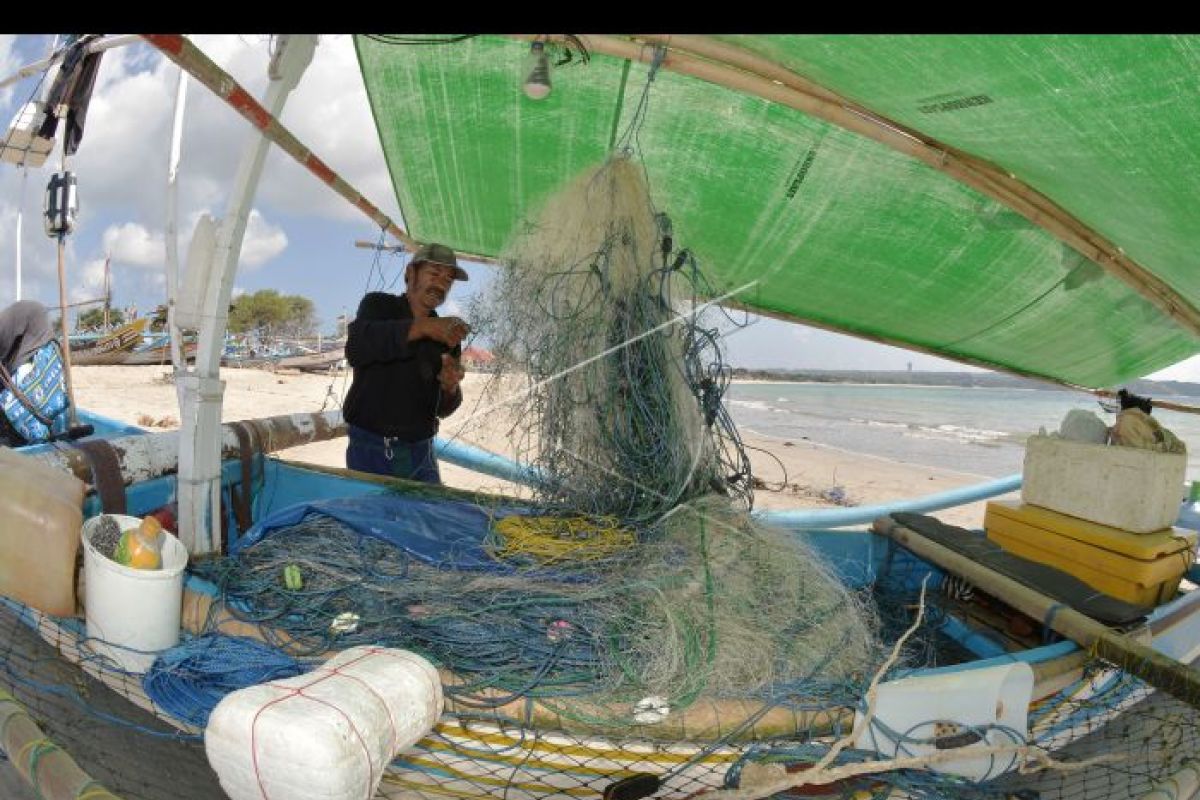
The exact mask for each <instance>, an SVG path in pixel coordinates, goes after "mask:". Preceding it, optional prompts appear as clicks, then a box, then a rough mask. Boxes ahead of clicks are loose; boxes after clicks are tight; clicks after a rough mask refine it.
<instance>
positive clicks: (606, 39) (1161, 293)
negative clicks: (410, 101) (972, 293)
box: [513, 34, 1200, 335]
mask: <svg viewBox="0 0 1200 800" xmlns="http://www.w3.org/2000/svg"><path fill="white" fill-rule="evenodd" d="M513 38H516V39H521V40H526V41H530V40H532V39H534V38H542V39H546V38H547V37H546V36H544V35H535V34H513ZM564 38H565V37H563V36H561V35H551V36H549V39H550V40H559V41H561V40H563V39H564ZM580 38H582V40H583V42H584V44H585V45H586V46H587V48H588V49H589V50H590V51H592V52H597V53H603V54H605V55H609V56H613V57H616V58H623V59H627V60H630V61H639V62H645V63H649V62H651V61H652V60H653V59H654V55H655V53H654V48H653V47H650V46H648V44H654V45H662V46H665V47H666V48H667V53H666V56H665V58H664V59H663V61H662V67H663V68H665V69H668V70H671V71H673V72H677V73H679V74H682V75H689V76H691V77H694V78H699V79H700V80H704V81H707V82H709V83H712V84H714V85H717V86H723V87H725V88H727V89H731V90H734V91H738V92H742V93H744V94H748V95H752V96H755V97H759V98H762V99H764V100H768V101H770V102H773V103H778V104H780V105H784V106H788V107H789V108H794V109H796V110H798V111H802V112H804V113H806V114H809V115H810V116H814V117H817V118H819V119H823V120H825V121H827V122H830V123H832V124H834V125H837V126H839V127H841V128H844V129H846V130H849V131H851V132H854V133H858V134H860V135H862V136H865V137H867V138H869V139H872V140H874V141H877V142H880V143H881V144H884V145H887V146H888V147H891V148H892V149H893V150H896V151H898V152H901V153H904V154H905V155H908V156H911V157H912V158H915V159H917V160H919V161H921V162H922V163H924V164H926V165H927V166H929V167H931V168H932V169H935V170H938V171H939V172H943V173H945V174H947V175H949V176H950V177H952V178H954V179H955V180H958V181H959V182H961V183H964V184H966V185H968V186H970V187H971V188H973V189H975V190H976V191H978V192H980V193H982V194H984V195H986V196H988V197H991V198H992V199H994V200H997V201H999V202H1000V203H1003V204H1004V205H1006V206H1008V207H1009V208H1012V209H1013V210H1014V211H1016V212H1017V213H1019V214H1021V215H1022V216H1024V217H1025V218H1027V219H1029V220H1030V221H1031V222H1033V223H1034V224H1035V225H1038V226H1039V227H1041V228H1043V229H1045V230H1046V231H1048V232H1049V233H1051V234H1052V235H1054V236H1055V237H1057V238H1058V239H1060V240H1061V241H1063V242H1065V243H1066V244H1068V245H1069V246H1071V247H1072V248H1074V249H1075V250H1077V251H1078V252H1079V253H1081V254H1082V255H1084V256H1085V257H1087V258H1089V259H1091V260H1092V261H1094V262H1096V264H1098V265H1099V266H1100V267H1101V268H1102V269H1104V270H1105V271H1106V272H1108V273H1109V274H1110V275H1112V276H1113V277H1115V278H1117V279H1118V280H1120V281H1122V282H1123V283H1125V284H1126V285H1128V286H1129V287H1130V288H1132V289H1133V290H1134V291H1136V292H1137V293H1138V294H1140V295H1141V296H1143V297H1144V298H1146V299H1147V300H1148V301H1149V302H1151V303H1152V304H1153V305H1154V306H1155V307H1157V308H1158V309H1159V310H1160V311H1162V312H1163V313H1164V314H1166V315H1167V316H1168V317H1170V318H1171V319H1173V320H1174V321H1175V322H1176V323H1177V324H1179V325H1180V326H1181V327H1182V328H1184V329H1185V330H1187V331H1189V332H1190V333H1192V334H1194V335H1200V309H1197V308H1196V307H1195V306H1194V305H1192V304H1191V302H1189V301H1188V300H1187V299H1186V298H1184V297H1183V296H1182V295H1181V294H1179V293H1178V292H1177V291H1175V289H1173V288H1172V287H1171V286H1169V285H1168V284H1167V283H1166V282H1164V281H1163V280H1162V279H1160V278H1159V277H1158V276H1157V275H1155V274H1153V273H1152V272H1150V271H1149V270H1147V269H1146V268H1145V267H1143V266H1141V265H1140V264H1138V263H1136V262H1134V261H1133V260H1132V259H1130V258H1129V257H1128V256H1126V255H1125V253H1124V251H1123V250H1122V249H1121V248H1120V247H1118V246H1117V245H1115V244H1113V243H1112V242H1109V241H1108V240H1107V239H1105V238H1104V237H1102V236H1101V235H1100V234H1099V233H1098V232H1096V231H1094V230H1092V229H1091V228H1089V227H1088V226H1087V225H1085V224H1083V223H1082V222H1081V221H1080V220H1078V219H1076V218H1075V217H1074V216H1073V215H1071V214H1070V213H1069V212H1067V211H1066V210H1065V209H1063V208H1061V207H1060V206H1058V205H1057V204H1055V203H1054V202H1053V201H1052V200H1050V199H1049V198H1047V197H1046V196H1045V195H1042V194H1041V193H1040V192H1037V191H1036V190H1034V189H1033V188H1031V187H1029V186H1027V185H1025V184H1024V183H1022V182H1021V181H1019V180H1017V179H1016V177H1015V176H1013V175H1012V174H1010V173H1008V172H1006V171H1004V170H1002V169H1000V168H998V167H996V166H995V165H993V164H989V163H988V162H986V161H983V160H982V159H979V158H977V157H975V156H972V155H970V154H969V153H965V152H962V151H959V150H956V149H955V148H952V147H950V146H948V145H945V144H943V143H941V142H938V141H937V140H935V139H932V138H931V137H928V136H925V135H924V134H922V133H920V132H919V131H915V130H912V129H910V128H907V127H906V126H904V125H902V124H900V123H898V122H895V121H893V120H889V119H887V118H885V117H883V116H881V115H879V114H876V113H874V112H872V111H870V110H869V109H866V108H864V107H862V106H859V105H857V104H855V103H852V102H850V101H849V100H846V99H844V98H841V97H839V96H838V95H837V94H835V93H833V92H831V91H829V90H828V89H825V88H824V87H820V86H818V85H816V84H814V83H813V82H811V81H808V80H806V79H804V78H802V77H801V76H799V75H797V74H795V73H794V72H792V71H791V70H788V69H786V68H784V67H782V66H780V65H778V64H774V63H772V62H769V61H767V60H766V59H764V58H762V57H761V56H756V55H754V54H749V53H746V52H745V51H742V50H741V49H740V48H737V47H734V46H733V45H727V44H723V43H720V42H714V41H711V40H709V41H703V42H701V41H699V40H700V39H701V37H677V36H660V35H647V36H645V37H644V38H645V40H646V41H645V42H638V41H634V40H632V39H622V38H618V37H615V36H605V35H587V36H583V37H580ZM681 40H682V41H681ZM688 47H691V48H693V49H694V50H695V51H696V52H704V53H706V54H707V55H706V57H703V58H701V57H699V56H697V55H691V54H690V53H688V52H685V51H686V49H687V48H688Z"/></svg>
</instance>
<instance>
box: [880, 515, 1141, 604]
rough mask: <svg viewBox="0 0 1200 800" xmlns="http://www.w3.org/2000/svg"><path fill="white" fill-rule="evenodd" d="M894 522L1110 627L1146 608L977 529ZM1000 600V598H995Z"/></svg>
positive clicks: (921, 520)
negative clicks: (1013, 550)
mask: <svg viewBox="0 0 1200 800" xmlns="http://www.w3.org/2000/svg"><path fill="white" fill-rule="evenodd" d="M892 519H894V520H895V521H896V522H897V523H898V524H900V525H903V526H904V527H905V528H908V529H909V530H912V531H915V532H916V533H919V534H921V535H922V536H924V537H925V538H926V539H929V540H930V541H932V542H935V543H937V544H940V545H941V546H942V547H945V548H947V549H949V550H953V551H954V552H956V553H958V554H959V555H962V556H966V557H967V558H969V559H971V560H972V561H974V562H975V563H977V564H980V565H982V566H984V567H987V568H988V569H990V570H992V571H994V572H998V573H1000V574H1001V575H1004V576H1005V577H1007V578H1012V579H1013V580H1014V581H1017V582H1018V583H1021V584H1023V585H1025V586H1028V587H1029V588H1030V589H1035V590H1037V591H1039V592H1041V593H1042V594H1044V595H1046V596H1047V597H1049V598H1052V599H1054V600H1057V601H1058V602H1060V603H1062V604H1063V605H1065V606H1068V607H1070V608H1073V609H1075V610H1076V611H1078V612H1079V613H1081V614H1084V615H1086V616H1088V617H1091V618H1092V619H1094V620H1096V621H1097V622H1100V623H1103V624H1105V625H1108V626H1110V627H1118V628H1128V627H1131V626H1135V625H1138V624H1140V623H1141V622H1143V621H1144V620H1145V617H1146V614H1147V612H1149V611H1150V609H1149V608H1146V607H1145V606H1135V605H1133V604H1131V603H1126V602H1125V601H1124V600H1118V599H1117V598H1115V597H1110V596H1109V595H1106V594H1104V593H1103V592H1099V591H1096V590H1095V589H1093V588H1092V587H1091V586H1088V585H1087V584H1086V583H1084V582H1083V581H1081V580H1079V578H1076V577H1075V576H1074V575H1068V574H1067V573H1065V572H1063V571H1062V570H1060V569H1055V568H1054V567H1050V566H1047V565H1045V564H1039V563H1037V562H1036V561H1030V560H1029V559H1026V558H1021V557H1020V556H1016V555H1013V554H1012V553H1008V552H1005V551H1004V550H1003V549H1001V547H1000V545H998V544H996V543H995V542H993V541H991V540H990V539H988V538H987V537H986V536H984V535H983V534H982V533H980V532H978V531H970V530H967V529H966V528H956V527H954V526H953V525H947V524H946V523H944V522H941V521H940V520H937V519H935V518H933V517H927V516H924V515H923V514H892ZM999 599H1000V600H1003V599H1004V598H1003V597H1001V598H999Z"/></svg>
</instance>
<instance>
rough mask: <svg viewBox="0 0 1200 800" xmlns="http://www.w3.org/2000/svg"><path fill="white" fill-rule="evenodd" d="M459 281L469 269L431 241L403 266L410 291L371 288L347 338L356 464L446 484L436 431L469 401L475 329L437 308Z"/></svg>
mask: <svg viewBox="0 0 1200 800" xmlns="http://www.w3.org/2000/svg"><path fill="white" fill-rule="evenodd" d="M455 280H460V281H465V280H467V273H466V271H465V270H463V269H462V267H460V266H458V260H457V259H456V258H455V255H454V251H453V250H451V249H450V248H449V247H446V246H445V245H443V244H426V245H423V246H422V247H421V248H420V249H418V250H417V252H416V253H415V254H413V257H412V261H410V262H409V264H408V267H407V268H406V269H405V271H404V286H405V293H404V294H402V295H400V296H398V297H397V296H396V295H394V294H388V293H386V292H371V293H370V294H368V295H366V296H365V297H364V298H363V299H362V303H360V304H359V306H358V315H357V316H356V318H355V320H354V322H351V323H350V326H349V336H348V338H347V340H346V359H347V361H349V362H350V366H351V367H353V369H354V382H353V383H352V384H351V385H350V392H349V393H348V394H347V395H346V402H345V406H344V408H343V414H344V416H345V418H346V422H347V427H348V429H349V437H350V444H349V446H348V447H347V448H346V466H347V467H349V468H350V469H355V470H361V471H363V472H375V473H378V474H381V475H392V476H395V477H399V478H410V479H412V480H419V481H425V482H427V483H440V482H441V475H440V474H439V473H438V466H437V458H436V457H435V456H434V454H433V436H434V434H436V433H437V430H438V420H439V419H440V418H442V417H447V416H449V415H450V414H452V413H454V410H455V409H457V408H458V407H459V405H460V404H461V403H462V389H461V388H460V387H459V383H460V381H461V380H462V377H463V368H462V365H461V364H460V363H459V357H460V356H461V355H462V346H461V342H462V340H463V337H465V336H466V335H467V334H468V333H469V332H470V327H469V326H468V325H467V323H466V322H464V321H463V320H461V319H459V318H458V317H439V316H438V315H437V313H436V312H435V311H434V309H435V308H437V307H438V306H440V305H441V304H442V303H444V302H445V301H446V297H447V296H448V295H449V294H450V287H451V285H452V284H453V283H454V281H455Z"/></svg>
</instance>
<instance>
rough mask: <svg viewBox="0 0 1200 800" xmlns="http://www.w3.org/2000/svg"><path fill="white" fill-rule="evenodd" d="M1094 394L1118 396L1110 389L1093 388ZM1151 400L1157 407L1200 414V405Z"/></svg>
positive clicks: (1098, 395)
mask: <svg viewBox="0 0 1200 800" xmlns="http://www.w3.org/2000/svg"><path fill="white" fill-rule="evenodd" d="M1092 394H1094V395H1096V396H1097V397H1110V398H1116V396H1117V393H1116V392H1110V391H1109V390H1108V389H1093V390H1092ZM1150 402H1151V403H1153V404H1154V407H1155V408H1165V409H1167V410H1168V411H1179V412H1181V413H1183V414H1200V407H1198V406H1186V405H1183V404H1182V403H1171V402H1168V401H1166V400H1154V399H1153V398H1151V401H1150Z"/></svg>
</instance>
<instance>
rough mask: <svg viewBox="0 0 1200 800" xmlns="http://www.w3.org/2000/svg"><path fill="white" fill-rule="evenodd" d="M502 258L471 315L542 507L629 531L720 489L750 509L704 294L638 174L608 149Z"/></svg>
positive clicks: (746, 468)
mask: <svg viewBox="0 0 1200 800" xmlns="http://www.w3.org/2000/svg"><path fill="white" fill-rule="evenodd" d="M503 260H504V263H505V265H506V266H505V268H504V270H503V274H502V275H501V276H500V278H499V279H498V280H497V281H496V287H497V288H496V290H495V292H494V294H493V296H492V297H491V298H490V300H489V301H488V302H485V303H483V304H480V305H479V306H477V307H476V308H474V309H473V310H472V319H473V321H474V322H475V323H476V326H477V327H478V328H479V329H481V330H482V331H483V332H484V334H485V335H487V336H488V337H489V338H490V339H491V341H492V344H493V350H494V352H495V353H496V355H497V359H498V365H499V368H498V370H497V372H496V375H495V378H494V382H493V385H494V386H500V385H504V386H505V391H506V392H507V391H509V390H510V389H509V387H510V386H511V385H512V384H513V383H514V381H508V382H504V381H503V380H502V379H503V377H504V376H505V375H506V374H508V373H511V374H512V375H513V376H515V377H516V379H517V380H516V381H515V382H516V383H518V384H519V383H521V382H523V383H524V384H525V387H524V389H523V391H520V392H518V393H517V394H516V398H517V399H516V403H517V404H519V405H518V406H517V407H519V408H520V414H519V419H518V421H517V424H516V425H515V427H514V428H513V431H512V432H511V434H510V438H511V439H512V443H513V446H514V450H515V451H516V454H517V458H518V460H519V461H522V462H523V463H528V464H530V465H532V466H534V467H536V468H537V470H538V471H539V473H540V474H541V475H542V476H543V481H542V484H541V485H540V486H539V487H538V490H537V499H538V500H539V501H540V502H541V503H542V504H543V505H545V506H548V507H558V508H563V509H569V510H572V511H583V512H586V513H592V514H612V515H615V516H617V517H619V518H621V519H623V520H626V521H629V522H633V523H640V522H649V521H653V520H655V519H658V518H659V517H661V516H662V515H663V514H664V513H666V512H668V511H669V510H671V509H672V508H674V507H675V506H676V505H678V504H679V503H680V502H682V501H684V500H687V499H689V498H692V497H697V496H700V495H703V494H708V493H714V492H715V493H718V494H726V495H731V496H734V497H737V498H739V499H740V501H741V502H742V503H743V504H744V505H745V506H746V507H749V505H750V500H751V497H752V494H751V490H750V485H751V475H750V465H749V460H748V459H747V458H746V457H745V454H744V453H743V452H742V451H741V448H740V443H739V441H738V438H737V432H736V431H735V430H734V428H733V424H732V422H731V421H730V419H729V417H728V414H726V413H725V411H724V408H723V406H722V405H721V396H722V394H723V393H724V390H725V387H726V385H727V384H728V381H729V370H728V369H727V368H726V367H725V366H724V365H723V364H722V363H721V359H720V352H719V348H718V341H717V335H716V332H715V331H714V330H710V329H706V328H705V327H704V326H703V325H702V324H701V322H702V320H701V315H700V314H699V313H697V301H696V295H697V292H700V291H706V290H707V289H708V287H707V286H705V285H704V284H703V282H702V280H703V279H702V276H701V275H700V273H699V271H698V269H697V268H696V263H695V259H694V258H692V256H691V254H690V253H689V252H688V251H686V250H679V251H676V250H675V249H674V243H673V241H672V239H671V236H670V223H669V221H668V220H667V218H666V216H665V215H662V214H658V215H656V214H655V212H654V210H653V208H652V206H651V204H650V197H649V192H648V190H647V188H646V183H645V179H644V177H643V175H642V172H641V169H640V167H638V166H637V165H636V164H634V163H633V162H631V161H630V160H629V159H627V158H624V157H619V156H618V157H614V158H612V159H610V160H609V161H607V162H605V163H604V164H603V165H602V166H601V167H599V168H598V169H592V170H588V171H587V172H585V173H584V174H582V175H580V176H579V177H577V178H576V179H575V180H573V181H572V182H571V183H570V184H569V185H568V186H567V187H566V188H565V189H563V190H562V191H561V192H560V193H558V194H557V195H555V196H553V197H552V198H551V199H550V200H549V201H547V203H546V205H545V208H544V209H543V211H542V213H541V216H540V217H538V219H537V220H536V221H535V222H533V223H532V224H529V225H528V226H527V227H526V228H525V229H524V230H523V231H522V232H521V233H520V234H519V235H518V236H517V237H516V240H515V241H514V243H513V244H512V246H511V247H510V248H509V251H508V252H507V253H506V255H505V258H504V259H503ZM680 296H686V299H687V300H688V301H690V303H689V304H688V305H683V304H682V303H680V302H679V301H678V300H677V298H678V297H680ZM499 395H500V392H499V391H498V390H497V392H496V394H495V396H493V397H491V398H490V400H491V402H496V403H505V402H506V400H507V402H509V403H510V404H511V403H512V401H511V400H510V399H508V398H504V397H501V396H499ZM485 402H488V401H485Z"/></svg>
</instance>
